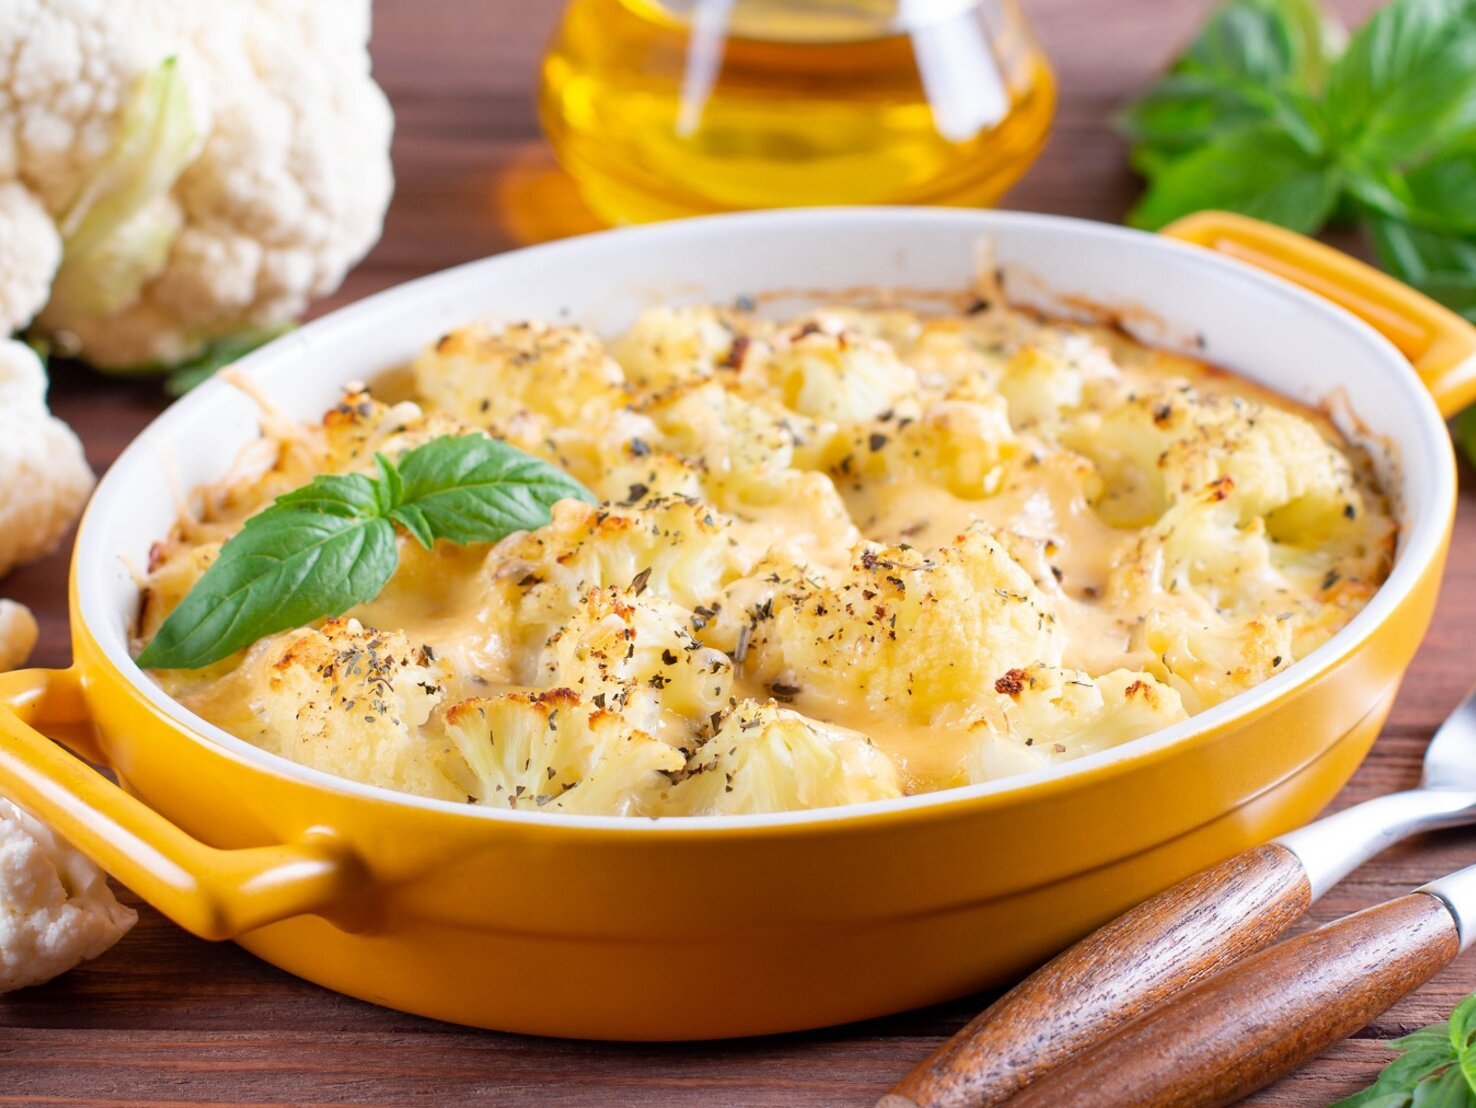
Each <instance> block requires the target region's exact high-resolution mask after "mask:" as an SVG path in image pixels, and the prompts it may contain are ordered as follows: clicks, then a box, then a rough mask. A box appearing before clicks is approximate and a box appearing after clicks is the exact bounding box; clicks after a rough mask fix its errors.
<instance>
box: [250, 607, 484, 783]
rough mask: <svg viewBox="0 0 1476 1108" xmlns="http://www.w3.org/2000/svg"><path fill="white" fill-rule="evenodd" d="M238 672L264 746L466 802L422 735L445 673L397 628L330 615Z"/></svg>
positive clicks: (332, 769)
mask: <svg viewBox="0 0 1476 1108" xmlns="http://www.w3.org/2000/svg"><path fill="white" fill-rule="evenodd" d="M253 672H254V673H256V674H257V677H256V679H255V680H250V674H252V673H253ZM240 676H241V678H242V679H246V680H248V681H249V684H248V686H247V687H248V691H247V692H246V693H245V694H244V695H246V696H247V697H249V701H250V703H249V706H248V707H249V710H250V712H251V715H252V719H253V726H254V728H255V733H254V734H253V736H252V741H253V742H254V743H255V744H256V745H257V746H260V747H261V748H262V749H263V750H268V751H271V752H272V753H273V754H280V755H282V756H283V757H284V758H290V759H291V760H292V761H294V762H298V763H300V764H302V765H306V766H311V767H313V768H314V769H319V770H322V771H323V772H325V773H333V774H337V775H338V776H340V777H347V778H349V779H350V780H352V781H362V782H363V783H364V784H366V785H379V786H382V787H384V788H387V789H400V790H402V791H405V792H411V793H416V794H418V795H420V796H431V797H438V798H441V799H445V800H465V799H466V793H465V792H464V791H463V790H462V789H461V788H460V787H459V784H455V783H453V781H452V779H451V778H448V777H447V776H446V774H445V772H444V771H443V770H442V769H441V768H440V765H439V760H440V758H441V757H442V755H443V754H444V744H441V745H438V744H437V741H436V739H435V738H434V737H431V736H428V735H426V734H424V733H423V732H422V725H423V724H424V723H425V722H426V720H427V719H428V718H429V717H430V714H431V710H432V709H433V708H435V707H436V705H437V704H439V703H440V700H441V695H442V692H441V684H442V682H443V680H444V678H445V674H444V672H443V671H442V670H441V668H440V667H439V666H438V665H437V663H436V661H435V659H434V658H433V657H432V656H431V652H430V650H429V649H428V648H426V647H424V646H419V645H416V644H412V643H411V642H410V640H409V639H407V638H406V637H405V635H404V634H403V633H401V632H398V631H376V630H374V629H372V628H367V627H364V626H362V625H361V624H360V623H359V622H358V621H357V620H351V619H350V620H344V619H334V620H329V621H328V622H327V623H325V624H324V625H323V627H322V629H321V630H305V631H298V632H293V633H289V634H287V635H285V636H282V637H280V638H279V639H277V640H273V641H272V642H271V643H269V644H266V647H265V649H259V650H257V651H255V652H254V654H253V657H252V658H250V659H248V661H247V663H246V664H245V665H243V666H242V672H241V674H240Z"/></svg>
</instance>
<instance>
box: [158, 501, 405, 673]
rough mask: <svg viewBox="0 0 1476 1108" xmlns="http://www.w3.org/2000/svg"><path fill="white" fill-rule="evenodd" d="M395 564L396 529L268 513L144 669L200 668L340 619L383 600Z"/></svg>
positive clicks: (225, 559)
mask: <svg viewBox="0 0 1476 1108" xmlns="http://www.w3.org/2000/svg"><path fill="white" fill-rule="evenodd" d="M397 560H398V559H397V554H396V550H395V529H394V527H392V526H391V525H390V522H389V521H388V520H386V519H383V518H381V517H378V516H373V517H367V518H366V517H364V516H361V515H357V514H355V513H353V512H351V511H344V512H337V511H334V512H330V511H321V510H317V509H315V508H311V507H301V506H297V507H291V506H289V507H280V506H274V507H272V508H269V509H267V510H266V511H264V512H262V513H260V514H258V515H256V516H253V517H252V518H251V519H250V520H248V521H247V523H246V526H245V527H244V528H242V530H241V531H240V532H239V533H238V534H237V535H235V536H234V537H232V538H231V539H230V540H229V541H228V542H227V543H226V544H225V546H223V547H222V548H221V551H220V556H219V557H218V558H217V559H216V561H215V563H214V564H213V565H212V566H211V567H210V568H209V569H208V570H206V571H205V574H204V576H202V577H201V578H200V580H199V581H197V582H195V586H194V588H192V589H190V591H189V593H188V595H186V596H185V598H184V600H183V601H182V602H181V603H180V605H179V607H177V608H175V609H174V611H172V612H170V613H169V617H168V618H167V619H166V620H165V621H164V623H163V625H162V626H161V627H160V628H159V631H158V633H157V634H156V635H155V636H154V638H153V640H152V641H150V643H149V644H148V646H146V647H145V648H144V650H143V652H142V653H141V654H139V656H138V664H139V665H140V666H143V667H145V668H148V669H194V668H198V667H199V666H205V665H209V664H210V663H211V662H217V661H219V660H220V659H222V658H225V657H228V656H230V655H231V654H234V653H235V652H236V651H237V650H240V649H241V648H242V647H245V646H249V645H251V644H252V643H253V642H255V641H256V640H257V639H260V638H262V637H263V636H265V635H271V634H274V633H276V632H278V631H286V630H288V629H289V628H293V627H300V626H302V625H303V624H307V623H312V622H313V621H314V620H317V619H322V618H323V617H324V616H336V615H341V614H342V613H343V612H345V611H347V610H348V609H349V608H352V607H353V606H354V605H355V604H361V603H363V602H364V601H366V600H370V599H372V598H373V597H375V596H377V595H378V594H379V590H380V589H382V588H384V585H385V582H387V581H388V580H389V578H390V575H391V574H393V573H394V571H395V565H396V563H397Z"/></svg>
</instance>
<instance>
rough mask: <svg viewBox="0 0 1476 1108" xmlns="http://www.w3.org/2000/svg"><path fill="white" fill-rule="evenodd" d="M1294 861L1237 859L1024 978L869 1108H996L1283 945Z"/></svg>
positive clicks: (1285, 855) (1277, 855)
mask: <svg viewBox="0 0 1476 1108" xmlns="http://www.w3.org/2000/svg"><path fill="white" fill-rule="evenodd" d="M1311 900H1312V894H1311V888H1310V886H1309V884H1308V881H1307V875H1306V873H1305V872H1304V871H1303V868H1302V864H1301V862H1300V861H1299V860H1298V858H1297V856H1296V855H1294V854H1293V853H1292V852H1291V851H1289V850H1287V849H1286V848H1285V847H1282V846H1278V845H1277V844H1275V843H1268V844H1267V845H1265V846H1261V847H1257V848H1256V849H1254V850H1249V851H1246V852H1245V853H1244V854H1237V855H1236V856H1235V857H1233V858H1230V859H1229V860H1227V861H1225V862H1222V863H1221V864H1220V865H1218V866H1215V867H1213V868H1212V869H1207V870H1204V871H1203V872H1201V873H1197V874H1195V875H1194V876H1193V877H1190V878H1188V879H1187V880H1185V881H1183V882H1180V883H1179V884H1178V885H1175V886H1173V887H1172V888H1170V889H1168V890H1166V891H1164V892H1162V893H1159V894H1158V895H1157V896H1155V897H1153V898H1151V899H1149V900H1146V901H1144V902H1143V903H1142V904H1140V905H1138V907H1136V908H1133V909H1132V910H1130V911H1128V912H1127V913H1125V914H1124V915H1121V916H1119V917H1117V919H1115V920H1113V921H1112V922H1111V923H1108V924H1106V925H1105V926H1103V927H1102V928H1101V929H1099V930H1097V931H1094V932H1093V933H1092V934H1090V935H1088V936H1087V937H1086V938H1085V939H1083V940H1082V941H1081V942H1079V943H1077V944H1076V945H1075V946H1073V947H1071V948H1070V949H1068V950H1066V951H1065V952H1063V953H1062V954H1060V955H1058V956H1057V957H1056V958H1055V959H1054V960H1053V961H1051V962H1048V963H1047V964H1046V965H1044V966H1042V967H1041V968H1040V969H1039V970H1037V971H1036V972H1035V973H1033V974H1031V975H1030V976H1029V977H1027V978H1026V979H1025V980H1024V981H1022V982H1021V983H1020V984H1019V985H1017V986H1016V987H1015V988H1014V989H1012V990H1011V991H1010V992H1009V993H1007V994H1006V995H1005V996H1004V997H1002V998H1001V999H1000V1000H998V1001H997V1002H996V1003H995V1004H994V1005H993V1006H992V1007H990V1008H989V1009H987V1010H986V1011H985V1012H984V1013H983V1014H982V1015H980V1016H978V1017H976V1018H975V1019H974V1020H973V1021H972V1022H971V1023H969V1024H968V1026H966V1027H965V1028H964V1029H963V1030H962V1031H960V1032H959V1033H958V1034H957V1035H955V1036H954V1037H953V1038H952V1039H950V1040H949V1041H948V1042H947V1043H945V1044H944V1045H943V1046H942V1047H941V1048H940V1049H939V1050H938V1051H937V1052H936V1053H935V1054H933V1055H932V1057H930V1058H928V1059H927V1060H926V1061H925V1062H923V1063H922V1064H921V1065H920V1066H918V1067H917V1068H916V1069H914V1070H913V1071H912V1072H911V1073H909V1074H908V1075H907V1076H906V1077H905V1078H903V1079H902V1080H901V1081H900V1082H899V1083H898V1084H897V1085H896V1087H895V1088H893V1090H892V1094H891V1095H890V1096H888V1097H884V1098H883V1099H882V1100H881V1101H880V1102H879V1103H878V1106H877V1108H906V1106H908V1105H912V1106H915V1108H962V1106H964V1105H968V1106H970V1108H973V1106H979V1105H989V1104H998V1103H1000V1102H1002V1101H1004V1100H1007V1099H1008V1098H1009V1097H1011V1096H1013V1095H1014V1094H1015V1093H1016V1092H1018V1091H1019V1090H1020V1089H1021V1088H1022V1087H1024V1086H1025V1085H1026V1083H1027V1082H1029V1081H1030V1080H1031V1079H1032V1078H1033V1077H1035V1076H1036V1075H1037V1074H1040V1073H1042V1072H1044V1071H1047V1070H1050V1069H1052V1068H1053V1067H1055V1066H1057V1065H1060V1064H1061V1063H1062V1062H1064V1061H1066V1060H1067V1059H1069V1058H1070V1057H1072V1056H1073V1055H1074V1054H1076V1053H1078V1052H1079V1051H1081V1050H1082V1049H1084V1048H1085V1047H1087V1046H1088V1045H1089V1044H1090V1043H1092V1042H1094V1041H1096V1040H1098V1039H1101V1038H1104V1037H1105V1036H1107V1035H1110V1034H1111V1033H1112V1032H1113V1031H1114V1030H1116V1029H1117V1028H1118V1027H1120V1026H1121V1025H1123V1024H1125V1023H1127V1022H1129V1021H1130V1020H1133V1019H1136V1018H1137V1017H1139V1016H1141V1015H1144V1014H1145V1013H1147V1012H1148V1011H1150V1010H1151V1009H1152V1008H1154V1007H1155V1006H1156V1005H1158V1004H1161V1003H1162V1002H1163V1001H1164V1000H1166V999H1168V998H1169V997H1172V996H1174V995H1176V994H1177V993H1179V992H1180V991H1182V990H1183V989H1184V988H1185V987H1186V986H1188V985H1191V984H1193V983H1195V982H1196V981H1199V980H1202V979H1203V978H1205V977H1208V976H1210V975H1212V974H1214V973H1216V972H1218V971H1219V970H1220V969H1222V968H1224V967H1225V966H1228V965H1229V964H1231V963H1232V962H1234V961H1236V960H1238V959H1240V958H1243V957H1245V956H1246V955H1247V954H1251V953H1254V952H1255V951H1257V950H1260V949H1261V948H1263V947H1265V946H1266V945H1268V944H1269V943H1271V942H1272V941H1273V940H1275V939H1276V938H1278V937H1279V936H1280V935H1282V934H1283V933H1284V932H1285V931H1286V930H1287V929H1288V928H1289V927H1291V925H1292V924H1293V923H1295V922H1296V921H1297V919H1298V918H1300V917H1301V915H1302V913H1303V912H1305V911H1306V910H1307V906H1308V905H1309V904H1310V903H1311Z"/></svg>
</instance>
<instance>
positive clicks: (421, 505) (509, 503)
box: [390, 435, 596, 543]
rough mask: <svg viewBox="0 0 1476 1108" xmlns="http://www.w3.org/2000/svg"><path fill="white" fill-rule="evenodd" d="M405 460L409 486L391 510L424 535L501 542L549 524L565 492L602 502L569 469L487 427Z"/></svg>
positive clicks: (436, 443)
mask: <svg viewBox="0 0 1476 1108" xmlns="http://www.w3.org/2000/svg"><path fill="white" fill-rule="evenodd" d="M398 467H399V471H400V476H401V478H402V479H403V480H404V494H403V498H402V499H401V501H400V503H399V504H398V505H397V506H396V507H395V509H394V511H392V512H391V513H390V518H391V519H394V520H395V521H397V522H399V523H401V524H402V525H403V526H404V527H405V529H406V530H407V531H409V532H410V533H411V534H414V535H416V536H417V537H420V536H421V535H424V534H430V535H433V536H434V537H436V538H441V539H449V540H450V541H451V542H455V543H476V542H496V541H497V540H499V539H502V538H505V537H506V536H508V535H510V534H512V533H513V532H514V531H528V530H532V529H533V528H535V527H542V526H543V525H544V524H546V523H547V522H548V521H549V519H550V518H551V516H550V512H549V509H551V508H552V507H553V505H554V504H556V503H558V502H559V501H560V500H568V499H576V500H583V501H586V502H587V503H590V504H593V503H595V502H596V501H595V497H594V495H593V494H592V493H591V492H590V491H589V490H588V489H586V488H585V487H584V486H583V485H581V484H580V483H579V482H578V481H576V480H574V478H572V477H570V476H569V475H568V474H567V473H564V472H563V471H562V470H559V469H556V468H555V467H554V466H551V465H549V464H548V463H547V462H544V461H542V460H540V459H538V458H535V457H533V455H531V454H525V453H524V452H523V451H521V450H519V449H517V448H516V447H513V446H509V445H508V444H507V443H505V442H501V441H499V440H497V439H489V438H484V437H483V436H481V435H458V436H449V435H448V436H446V437H444V438H439V439H434V440H432V441H431V442H428V443H426V444H425V445H424V446H418V447H416V448H415V449H414V450H411V451H409V452H408V453H406V454H405V455H403V456H402V457H401V458H400V460H399V463H398Z"/></svg>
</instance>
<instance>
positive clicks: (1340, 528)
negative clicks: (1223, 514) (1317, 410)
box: [1062, 384, 1366, 545]
mask: <svg viewBox="0 0 1476 1108" xmlns="http://www.w3.org/2000/svg"><path fill="white" fill-rule="evenodd" d="M1064 432H1065V433H1063V436H1062V438H1063V440H1064V441H1065V442H1066V444H1067V445H1068V446H1070V447H1071V448H1072V449H1075V450H1078V451H1080V452H1081V453H1083V454H1085V455H1086V456H1088V457H1089V458H1091V459H1092V460H1093V461H1094V462H1096V463H1097V465H1098V466H1099V467H1100V468H1101V469H1102V471H1103V474H1104V477H1105V478H1106V487H1107V490H1108V491H1107V494H1106V495H1105V496H1104V498H1103V500H1102V502H1101V503H1100V504H1099V505H1098V510H1099V511H1100V512H1101V513H1102V514H1103V516H1104V518H1107V519H1108V520H1109V521H1110V522H1112V523H1113V524H1115V525H1116V526H1119V527H1139V526H1146V525H1148V524H1151V523H1153V522H1154V521H1155V520H1157V519H1158V518H1159V517H1160V516H1161V515H1163V513H1164V512H1165V511H1167V510H1168V508H1169V507H1170V506H1171V505H1173V504H1176V503H1178V502H1179V501H1180V500H1182V499H1185V498H1188V497H1194V496H1196V495H1199V494H1202V493H1204V492H1206V491H1210V490H1216V491H1217V492H1218V494H1219V495H1220V496H1221V498H1222V499H1229V500H1230V501H1231V502H1232V503H1233V504H1234V505H1235V506H1236V507H1237V508H1238V509H1239V510H1240V512H1241V514H1242V518H1243V519H1249V518H1251V517H1252V516H1263V517H1265V518H1266V526H1267V530H1268V533H1269V534H1270V535H1271V537H1272V538H1274V539H1276V540H1277V541H1281V542H1294V543H1303V544H1306V545H1320V544H1326V543H1329V542H1337V541H1341V540H1343V539H1345V538H1346V537H1347V536H1348V535H1349V533H1350V532H1352V531H1354V530H1355V528H1353V527H1350V526H1349V525H1350V524H1351V523H1352V521H1353V520H1355V519H1356V518H1357V517H1358V516H1359V515H1360V514H1361V513H1362V512H1363V511H1365V510H1366V506H1365V504H1364V500H1363V496H1362V493H1361V492H1360V490H1359V488H1358V484H1357V481H1356V480H1355V478H1354V475H1353V471H1352V467H1351V464H1350V463H1349V461H1348V458H1347V456H1346V455H1345V454H1343V453H1342V452H1341V451H1339V450H1338V449H1336V448H1335V447H1334V446H1333V445H1332V444H1331V443H1329V442H1328V441H1327V440H1326V439H1324V438H1323V437H1322V435H1321V434H1319V433H1318V431H1317V428H1316V427H1314V426H1313V425H1312V424H1311V422H1309V421H1308V420H1306V419H1304V418H1302V417H1301V416H1298V415H1293V414H1292V413H1290V412H1284V411H1281V410H1280V409H1278V408H1271V407H1268V406H1266V405H1264V404H1260V403H1258V402H1256V401H1254V400H1247V399H1245V398H1243V397H1238V396H1220V395H1215V394H1213V393H1211V394H1207V395H1205V394H1198V393H1194V392H1191V391H1190V390H1189V386H1188V385H1187V384H1184V385H1180V386H1178V387H1172V386H1164V387H1160V388H1157V389H1141V390H1138V391H1136V392H1134V393H1133V394H1132V395H1130V396H1128V397H1125V398H1122V399H1121V400H1120V402H1118V403H1115V404H1113V405H1111V406H1110V407H1107V408H1106V409H1105V410H1102V411H1092V412H1086V413H1083V414H1082V415H1081V416H1080V417H1079V418H1078V419H1077V420H1076V421H1075V422H1074V423H1072V424H1071V425H1070V426H1069V427H1068V428H1066V429H1064Z"/></svg>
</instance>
